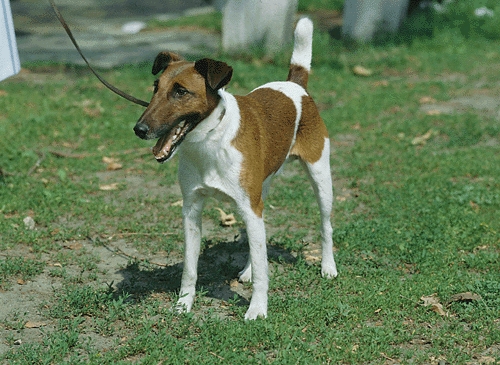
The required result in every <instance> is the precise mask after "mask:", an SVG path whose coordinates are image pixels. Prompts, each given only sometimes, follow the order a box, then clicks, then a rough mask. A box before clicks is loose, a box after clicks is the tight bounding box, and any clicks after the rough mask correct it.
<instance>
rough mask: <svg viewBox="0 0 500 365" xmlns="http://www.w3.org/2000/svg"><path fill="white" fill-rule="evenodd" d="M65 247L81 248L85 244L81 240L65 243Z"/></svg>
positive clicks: (70, 248)
mask: <svg viewBox="0 0 500 365" xmlns="http://www.w3.org/2000/svg"><path fill="white" fill-rule="evenodd" d="M63 247H64V248H67V249H69V250H79V249H81V248H82V247H83V245H82V244H81V243H80V242H75V243H70V244H69V243H68V244H65V245H63Z"/></svg>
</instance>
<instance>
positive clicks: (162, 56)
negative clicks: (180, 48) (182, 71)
mask: <svg viewBox="0 0 500 365" xmlns="http://www.w3.org/2000/svg"><path fill="white" fill-rule="evenodd" d="M181 60H182V57H181V56H179V55H178V54H177V53H173V52H168V51H163V52H160V53H158V56H156V58H155V61H154V63H153V70H152V72H153V75H156V74H157V73H158V72H160V71H163V70H165V69H166V68H167V67H168V65H169V63H170V62H175V61H181Z"/></svg>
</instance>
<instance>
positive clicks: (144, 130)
mask: <svg viewBox="0 0 500 365" xmlns="http://www.w3.org/2000/svg"><path fill="white" fill-rule="evenodd" d="M148 131H149V127H148V126H147V125H146V124H143V123H137V124H136V125H135V127H134V132H135V135H136V136H137V137H139V138H142V139H145V138H146V135H147V134H148Z"/></svg>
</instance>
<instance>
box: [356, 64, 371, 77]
mask: <svg viewBox="0 0 500 365" xmlns="http://www.w3.org/2000/svg"><path fill="white" fill-rule="evenodd" d="M352 72H354V74H355V75H357V76H364V77H367V76H371V75H372V74H373V71H372V70H370V69H368V68H365V67H363V66H360V65H356V66H354V67H353V68H352Z"/></svg>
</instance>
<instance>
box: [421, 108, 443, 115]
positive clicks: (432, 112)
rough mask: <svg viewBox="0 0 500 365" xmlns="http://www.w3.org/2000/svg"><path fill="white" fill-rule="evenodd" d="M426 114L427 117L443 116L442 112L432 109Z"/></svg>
mask: <svg viewBox="0 0 500 365" xmlns="http://www.w3.org/2000/svg"><path fill="white" fill-rule="evenodd" d="M425 114H427V115H441V110H439V109H431V110H427V112H426V113H425Z"/></svg>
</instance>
